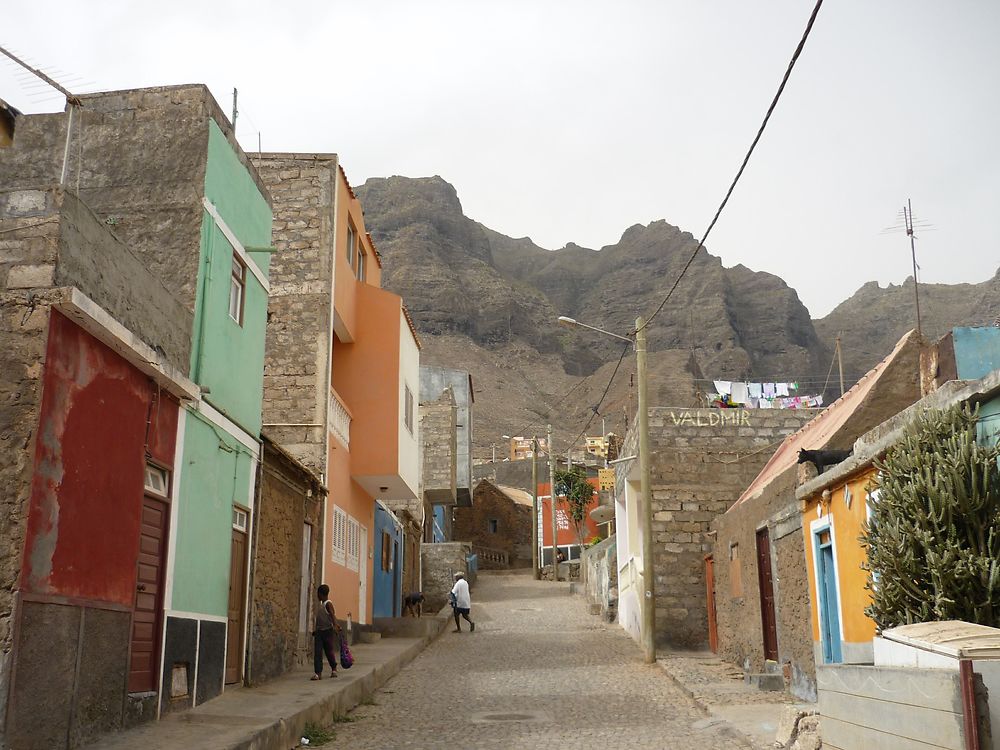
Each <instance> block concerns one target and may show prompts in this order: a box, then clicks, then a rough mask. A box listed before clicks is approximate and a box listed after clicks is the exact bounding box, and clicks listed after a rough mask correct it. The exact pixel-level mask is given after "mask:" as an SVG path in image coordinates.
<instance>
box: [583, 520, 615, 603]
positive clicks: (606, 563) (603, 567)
mask: <svg viewBox="0 0 1000 750" xmlns="http://www.w3.org/2000/svg"><path fill="white" fill-rule="evenodd" d="M580 559H581V563H580V564H581V565H582V566H583V567H584V570H585V571H586V572H585V573H584V574H583V579H584V587H585V591H586V594H587V601H589V602H590V605H591V607H592V609H596V610H597V612H596V613H595V614H600V615H601V617H602V618H603V619H605V620H607V621H608V622H614V620H615V617H616V616H617V614H618V546H617V540H616V538H615V535H614V534H612V535H611V536H609V537H608V538H607V539H605V540H604V541H602V542H601V543H600V544H595V545H594V546H593V547H588V548H587V549H586V550H584V553H583V555H582V556H581V558H580Z"/></svg>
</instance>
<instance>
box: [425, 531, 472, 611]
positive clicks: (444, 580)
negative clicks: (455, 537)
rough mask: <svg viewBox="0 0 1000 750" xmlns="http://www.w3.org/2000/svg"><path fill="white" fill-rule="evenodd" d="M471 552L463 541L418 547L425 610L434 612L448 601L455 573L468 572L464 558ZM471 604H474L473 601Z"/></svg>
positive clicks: (470, 546)
mask: <svg viewBox="0 0 1000 750" xmlns="http://www.w3.org/2000/svg"><path fill="white" fill-rule="evenodd" d="M471 553H472V545H471V544H468V543H465V542H442V543H440V544H424V545H423V546H422V547H421V548H420V563H421V566H422V568H423V575H424V588H423V591H424V609H425V611H427V612H431V613H435V612H437V611H438V610H439V609H441V607H443V606H444V605H445V604H447V603H448V594H449V593H450V592H451V589H452V587H453V586H454V585H455V573H458V572H459V571H461V572H462V573H465V574H466V575H468V573H469V566H468V561H467V559H466V558H467V557H468V556H469V555H470V554H471ZM469 583H470V585H471V584H472V583H473V582H472V581H471V580H470V581H469ZM472 604H473V606H475V601H473V603H472Z"/></svg>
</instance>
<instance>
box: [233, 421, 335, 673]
mask: <svg viewBox="0 0 1000 750" xmlns="http://www.w3.org/2000/svg"><path fill="white" fill-rule="evenodd" d="M307 523H308V524H310V525H311V526H312V544H311V549H310V560H309V570H310V571H312V575H311V580H310V581H309V582H308V588H309V598H308V607H309V610H308V612H307V617H306V630H305V632H302V631H300V630H299V609H300V596H301V585H302V551H303V550H302V547H303V544H302V541H303V531H304V526H305V524H307ZM254 524H255V528H257V529H258V531H257V532H255V534H254V539H255V548H254V553H255V556H254V567H253V588H252V590H251V594H250V596H251V600H250V601H251V603H250V623H251V638H250V665H249V668H248V677H249V681H250V682H251V684H254V685H256V684H260V683H262V682H266V681H267V680H270V679H273V678H275V677H278V676H280V675H282V674H284V673H285V672H288V671H290V670H292V669H294V668H295V667H296V666H297V665H300V664H305V663H308V661H309V659H311V657H312V651H311V645H312V640H311V638H309V635H308V634H309V632H310V631H311V630H312V624H313V617H314V609H313V608H314V606H315V602H316V596H315V593H314V592H315V589H316V586H318V585H319V579H320V577H321V575H320V568H319V566H320V550H322V536H323V493H322V490H321V486H320V483H319V481H318V478H317V477H316V476H315V475H313V474H311V473H310V472H309V471H307V470H306V469H305V467H304V466H302V465H300V464H298V463H297V462H296V461H295V460H293V459H292V458H291V457H290V455H288V454H286V453H285V452H284V451H283V450H281V449H280V448H278V447H277V446H275V445H274V443H272V442H271V441H270V440H267V439H265V442H264V458H263V467H262V474H261V487H260V494H259V497H258V501H257V506H256V508H255V509H254Z"/></svg>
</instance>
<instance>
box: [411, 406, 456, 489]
mask: <svg viewBox="0 0 1000 750" xmlns="http://www.w3.org/2000/svg"><path fill="white" fill-rule="evenodd" d="M420 439H421V441H422V443H423V446H422V451H421V453H422V455H423V475H422V478H421V481H422V482H423V488H424V497H425V498H426V499H427V500H428V502H432V503H446V504H448V503H450V504H454V503H455V502H456V489H457V485H456V476H457V475H456V471H457V467H458V459H457V439H458V436H457V428H456V410H455V399H454V396H453V395H452V393H451V389H445V391H444V393H443V394H442V395H441V397H440V398H438V399H437V400H435V401H429V402H426V403H421V404H420Z"/></svg>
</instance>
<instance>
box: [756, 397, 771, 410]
mask: <svg viewBox="0 0 1000 750" xmlns="http://www.w3.org/2000/svg"><path fill="white" fill-rule="evenodd" d="M759 408H761V409H773V408H774V403H773V402H772V401H771V399H769V398H762V399H761V400H760V407H759Z"/></svg>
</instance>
